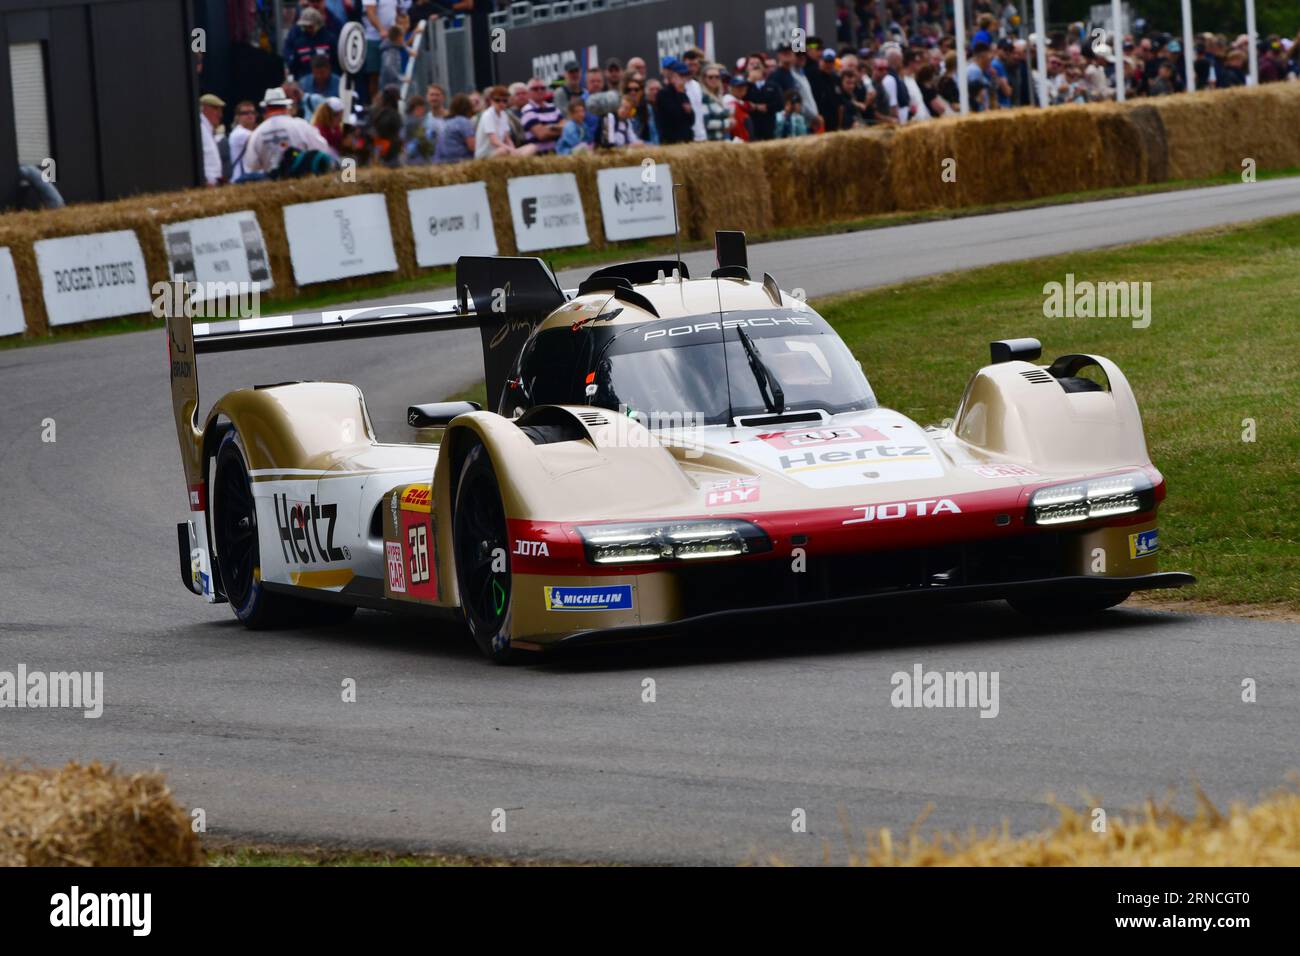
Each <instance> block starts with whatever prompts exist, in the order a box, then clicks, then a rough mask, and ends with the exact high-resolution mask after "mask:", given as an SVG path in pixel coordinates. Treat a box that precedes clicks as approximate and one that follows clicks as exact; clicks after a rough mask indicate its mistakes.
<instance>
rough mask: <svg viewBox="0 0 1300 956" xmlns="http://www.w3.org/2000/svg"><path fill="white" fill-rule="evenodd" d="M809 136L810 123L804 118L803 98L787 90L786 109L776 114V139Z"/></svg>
mask: <svg viewBox="0 0 1300 956" xmlns="http://www.w3.org/2000/svg"><path fill="white" fill-rule="evenodd" d="M807 135H808V121H807V120H806V119H804V117H803V97H802V96H800V95H799V94H798V93H796V92H795V91H794V90H786V93H785V109H783V110H781V112H780V113H777V114H776V138H777V139H786V138H788V137H791V136H807Z"/></svg>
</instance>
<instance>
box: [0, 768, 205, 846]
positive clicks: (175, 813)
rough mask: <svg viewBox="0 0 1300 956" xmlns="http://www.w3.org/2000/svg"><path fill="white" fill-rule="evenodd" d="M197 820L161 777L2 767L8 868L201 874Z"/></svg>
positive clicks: (2, 839) (0, 796) (1, 840)
mask: <svg viewBox="0 0 1300 956" xmlns="http://www.w3.org/2000/svg"><path fill="white" fill-rule="evenodd" d="M202 863H203V850H202V848H201V847H200V846H199V838H198V836H197V834H195V833H194V831H193V830H192V828H191V826H190V817H189V815H188V814H187V813H186V812H185V811H184V810H183V809H182V808H181V807H180V806H179V805H178V804H177V803H176V801H175V800H174V799H173V798H172V793H171V790H170V789H169V788H168V787H167V784H166V782H165V781H164V780H163V777H162V774H157V773H136V774H124V773H119V772H117V771H116V770H114V769H113V768H112V767H103V766H101V765H100V764H98V763H92V764H90V765H88V766H84V767H83V766H81V765H80V764H77V763H69V764H68V765H67V766H65V767H62V768H61V769H58V770H49V769H37V768H26V767H18V766H13V765H0V866H198V865H201V864H202Z"/></svg>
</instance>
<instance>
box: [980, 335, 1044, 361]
mask: <svg viewBox="0 0 1300 956" xmlns="http://www.w3.org/2000/svg"><path fill="white" fill-rule="evenodd" d="M1042 354H1043V343H1042V342H1040V341H1038V339H1000V340H999V341H997V342H990V343H989V355H990V356H991V357H992V359H993V364H994V365H998V364H1000V363H1002V362H1032V361H1033V360H1034V359H1036V358H1038V357H1039V356H1041V355H1042Z"/></svg>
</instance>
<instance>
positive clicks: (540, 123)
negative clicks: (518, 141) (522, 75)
mask: <svg viewBox="0 0 1300 956" xmlns="http://www.w3.org/2000/svg"><path fill="white" fill-rule="evenodd" d="M522 117H523V124H524V136H525V138H526V139H527V141H528V142H529V143H531V144H532V145H533V147H534V151H535V152H537V153H553V152H555V146H556V143H557V142H558V141H559V138H560V134H561V133H563V132H564V117H563V115H562V114H561V113H560V111H559V109H557V108H556V106H555V102H554V100H553V99H552V98H551V95H550V91H549V90H547V89H546V84H545V83H544V82H543V81H542V79H541V77H537V76H535V77H533V78H532V79H531V80H529V81H528V105H527V106H525V107H524V109H523V114H522Z"/></svg>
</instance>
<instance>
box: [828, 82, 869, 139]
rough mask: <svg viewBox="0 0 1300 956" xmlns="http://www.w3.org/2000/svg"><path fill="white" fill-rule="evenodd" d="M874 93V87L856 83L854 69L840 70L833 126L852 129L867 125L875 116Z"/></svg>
mask: <svg viewBox="0 0 1300 956" xmlns="http://www.w3.org/2000/svg"><path fill="white" fill-rule="evenodd" d="M875 93H876V90H875V87H873V86H862V85H860V84H859V83H858V75H857V73H856V72H855V71H854V70H841V71H840V88H839V91H838V92H837V94H836V102H835V116H834V118H833V120H832V122H833V123H834V126H835V128H836V129H854V128H855V127H858V126H867V125H869V121H870V120H871V119H874V118H875V104H874V100H875Z"/></svg>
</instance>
